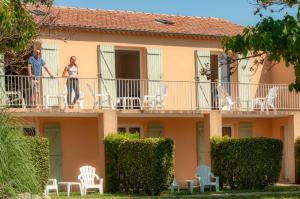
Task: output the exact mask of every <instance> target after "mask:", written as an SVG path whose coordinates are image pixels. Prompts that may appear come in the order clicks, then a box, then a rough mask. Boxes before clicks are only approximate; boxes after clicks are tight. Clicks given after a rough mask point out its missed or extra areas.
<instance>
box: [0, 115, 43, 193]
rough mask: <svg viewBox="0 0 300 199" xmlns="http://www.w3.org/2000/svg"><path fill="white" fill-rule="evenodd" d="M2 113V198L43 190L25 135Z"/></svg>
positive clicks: (0, 120) (0, 191)
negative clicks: (30, 158) (36, 174)
mask: <svg viewBox="0 0 300 199" xmlns="http://www.w3.org/2000/svg"><path fill="white" fill-rule="evenodd" d="M10 121H11V120H10V117H9V116H8V115H7V114H6V113H3V112H1V113H0V198H6V197H8V196H14V195H15V194H18V193H24V192H29V193H33V194H35V193H39V192H40V191H41V189H40V186H39V184H38V181H37V178H36V176H35V172H34V171H35V170H34V166H33V164H32V162H31V161H30V160H29V158H28V157H30V150H29V148H28V145H27V143H26V141H25V138H24V136H23V135H22V134H21V133H20V132H19V130H18V129H17V128H16V127H15V126H13V125H11V123H10Z"/></svg>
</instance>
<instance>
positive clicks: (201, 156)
mask: <svg viewBox="0 0 300 199" xmlns="http://www.w3.org/2000/svg"><path fill="white" fill-rule="evenodd" d="M197 164H198V165H201V164H205V134H204V125H203V124H202V123H200V124H198V125H197Z"/></svg>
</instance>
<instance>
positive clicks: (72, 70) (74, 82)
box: [62, 56, 80, 108]
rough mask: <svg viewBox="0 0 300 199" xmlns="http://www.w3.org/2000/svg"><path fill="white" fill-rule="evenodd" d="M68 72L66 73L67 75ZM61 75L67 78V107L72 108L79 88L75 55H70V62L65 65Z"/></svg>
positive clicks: (77, 96)
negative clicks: (73, 94)
mask: <svg viewBox="0 0 300 199" xmlns="http://www.w3.org/2000/svg"><path fill="white" fill-rule="evenodd" d="M67 73H68V75H67ZM62 76H63V77H68V80H67V91H68V94H67V101H68V105H69V108H73V107H74V104H75V103H76V101H77V100H78V99H79V97H80V90H79V80H78V66H77V64H76V57H75V56H72V57H70V63H69V65H68V66H66V67H65V69H64V72H63V74H62ZM73 90H74V93H75V97H74V99H73V100H72V92H73Z"/></svg>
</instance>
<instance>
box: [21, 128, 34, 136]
mask: <svg viewBox="0 0 300 199" xmlns="http://www.w3.org/2000/svg"><path fill="white" fill-rule="evenodd" d="M21 129H22V132H23V134H24V135H25V136H36V129H35V127H22V128H21Z"/></svg>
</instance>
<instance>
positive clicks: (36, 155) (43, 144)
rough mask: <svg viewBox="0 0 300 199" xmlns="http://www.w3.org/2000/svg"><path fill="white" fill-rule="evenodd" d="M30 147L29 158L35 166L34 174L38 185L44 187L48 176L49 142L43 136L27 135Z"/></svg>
mask: <svg viewBox="0 0 300 199" xmlns="http://www.w3.org/2000/svg"><path fill="white" fill-rule="evenodd" d="M26 140H27V143H28V146H29V149H30V155H31V156H30V157H31V158H30V160H31V161H32V164H33V166H34V168H35V174H36V177H37V179H38V182H39V185H40V187H41V188H42V189H44V188H45V185H46V184H47V181H48V178H49V169H50V168H49V142H48V139H47V138H43V137H27V139H26Z"/></svg>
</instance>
